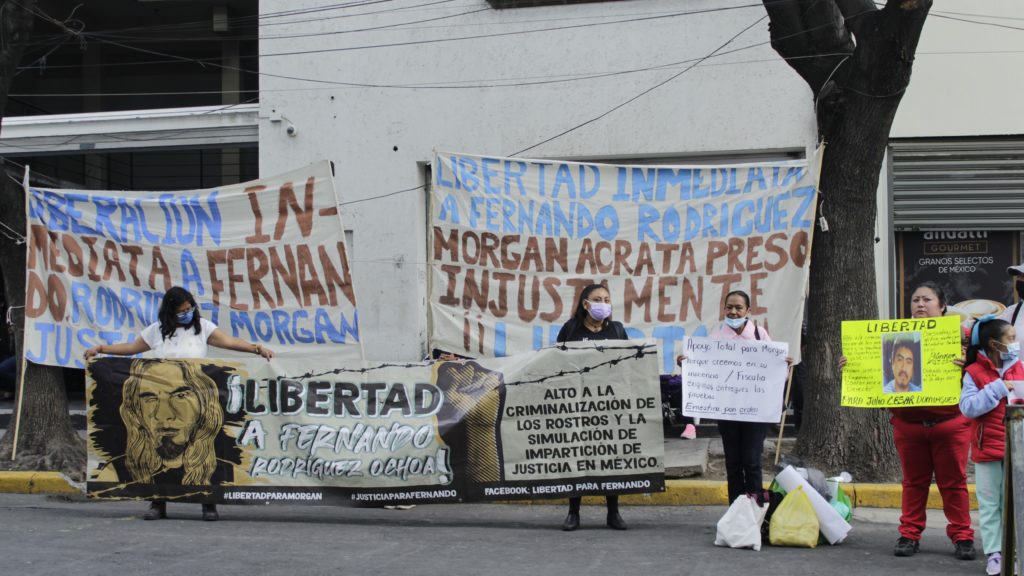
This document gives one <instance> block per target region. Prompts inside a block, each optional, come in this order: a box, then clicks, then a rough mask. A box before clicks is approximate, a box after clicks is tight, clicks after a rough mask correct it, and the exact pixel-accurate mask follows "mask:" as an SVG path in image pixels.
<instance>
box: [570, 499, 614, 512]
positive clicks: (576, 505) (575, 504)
mask: <svg viewBox="0 0 1024 576" xmlns="http://www.w3.org/2000/svg"><path fill="white" fill-rule="evenodd" d="M604 499H605V503H606V504H607V506H608V513H609V514H612V513H615V512H618V511H619V495H618V494H605V495H604ZM582 502H583V498H581V497H579V496H576V497H575V498H569V512H570V513H573V514H579V513H580V503H582Z"/></svg>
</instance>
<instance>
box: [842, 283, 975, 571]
mask: <svg viewBox="0 0 1024 576" xmlns="http://www.w3.org/2000/svg"><path fill="white" fill-rule="evenodd" d="M910 305H911V310H912V317H913V318H932V317H936V316H943V315H944V314H945V313H946V295H945V293H944V292H943V291H942V289H941V288H939V286H938V285H936V284H934V283H932V282H923V283H922V284H921V285H919V286H918V287H917V288H916V289H915V290H914V293H913V294H912V295H911V297H910ZM896 351H897V350H896V349H895V347H894V350H893V352H894V353H895V352H896ZM891 361H892V365H893V372H894V375H893V377H894V380H896V382H894V384H893V390H892V392H891V393H901V392H904V390H902V389H901V387H900V382H899V380H900V376H899V375H898V374H896V372H898V368H899V366H900V365H899V364H898V363H897V359H896V358H892V359H891ZM844 366H846V357H845V356H843V357H841V358H840V359H839V367H840V369H842V368H843V367H844ZM911 379H912V374H911V377H910V378H907V380H908V386H906V390H905V392H912V390H911V389H910V386H909V380H911ZM890 410H891V412H892V416H891V418H890V421H891V422H892V436H893V440H895V442H896V452H897V453H898V454H899V457H900V468H902V471H903V506H902V508H903V513H902V515H901V516H900V528H899V532H900V537H899V539H898V540H897V541H896V547H895V549H894V550H893V552H894V554H895V555H896V556H913V555H914V554H916V553H917V551H918V549H919V548H920V542H921V533H922V532H923V531H924V527H925V520H926V510H927V507H928V491H929V489H930V488H931V484H932V476H933V475H934V476H935V483H936V484H937V485H938V487H939V494H940V495H941V496H942V510H943V512H944V513H945V514H946V521H947V522H948V524H947V525H946V535H947V536H948V537H949V539H950V540H951V541H952V542H953V546H954V555H955V556H956V557H957V558H959V559H960V560H973V559H974V557H975V552H974V531H973V530H971V508H970V498H969V496H968V494H967V446H968V443H969V442H970V421H969V420H968V419H967V418H965V417H964V415H963V414H961V413H960V407H959V406H956V405H952V406H915V407H912V408H891V409H890Z"/></svg>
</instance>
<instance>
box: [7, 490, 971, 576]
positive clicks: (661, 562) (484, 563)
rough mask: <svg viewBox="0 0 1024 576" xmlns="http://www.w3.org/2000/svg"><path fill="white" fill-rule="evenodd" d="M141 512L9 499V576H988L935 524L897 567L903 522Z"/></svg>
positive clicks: (881, 517)
mask: <svg viewBox="0 0 1024 576" xmlns="http://www.w3.org/2000/svg"><path fill="white" fill-rule="evenodd" d="M144 509H145V504H144V503H139V502H86V501H81V502H71V501H66V500H61V499H57V498H55V497H47V496H29V495H19V494H0V574H4V575H11V576H13V575H37V574H38V575H43V574H53V575H60V576H66V575H68V574H74V575H88V574H103V575H105V576H111V575H114V576H127V575H133V574H147V575H152V576H160V575H167V576H202V575H206V574H219V575H220V574H253V575H255V574H260V575H264V574H266V575H276V574H282V575H284V574H287V575H293V574H301V575H315V574H332V575H336V574H388V575H394V574H401V575H405V574H408V575H433V574H437V575H445V576H451V575H459V574H472V575H507V574H524V575H529V576H540V575H547V574H551V575H557V576H567V575H576V574H587V575H595V576H597V575H603V574H608V575H616V576H621V575H623V574H634V575H643V576H662V575H668V574H742V575H773V574H778V575H785V576H793V575H796V574H842V575H844V576H855V575H860V574H903V575H907V574H922V575H924V574H927V575H929V576H932V575H935V574H974V575H977V574H983V573H984V565H983V564H982V560H981V559H980V558H981V556H980V554H979V559H978V560H976V561H973V562H966V561H959V560H956V559H955V558H953V555H952V545H951V544H950V543H949V541H948V540H947V539H946V537H945V534H944V530H943V528H944V519H943V518H942V516H941V513H935V511H930V512H929V524H930V527H929V529H928V531H927V532H926V534H925V537H924V538H923V539H922V545H921V552H920V553H919V554H917V555H916V556H914V557H912V558H896V557H894V556H893V555H892V546H893V544H894V542H895V540H896V538H897V533H896V519H897V517H898V511H896V510H876V509H859V510H858V511H857V517H856V518H855V519H854V523H853V524H854V531H853V532H852V533H851V534H850V536H849V537H848V539H847V540H846V541H845V542H844V543H842V544H841V545H838V546H824V547H818V548H816V549H813V550H812V549H797V548H777V547H771V546H766V547H764V548H762V550H761V551H760V552H754V551H751V550H731V549H726V548H717V547H715V546H714V545H713V544H712V542H713V540H714V535H715V523H716V521H717V520H718V518H719V517H720V516H721V515H722V513H723V512H724V511H725V508H724V507H718V506H710V507H703V506H692V507H646V506H645V507H624V508H623V516H624V517H625V519H626V521H627V522H628V523H629V530H628V531H625V532H615V531H612V530H609V529H607V528H605V526H604V509H603V508H602V507H592V506H585V507H584V508H583V525H582V527H581V528H580V529H579V530H578V531H576V532H572V533H566V532H562V531H561V530H560V529H559V525H560V523H561V520H562V518H563V517H564V515H565V510H564V508H562V507H561V506H555V505H501V504H463V505H433V506H425V505H421V506H417V507H415V508H413V509H411V510H386V509H381V508H347V507H313V506H289V505H272V506H221V507H220V509H221V521H219V522H202V521H200V520H199V512H200V511H199V505H198V504H179V505H175V504H171V505H169V506H168V513H169V516H170V517H169V518H168V519H167V520H160V521H151V522H146V521H144V520H142V518H141V513H142V511H143V510H144Z"/></svg>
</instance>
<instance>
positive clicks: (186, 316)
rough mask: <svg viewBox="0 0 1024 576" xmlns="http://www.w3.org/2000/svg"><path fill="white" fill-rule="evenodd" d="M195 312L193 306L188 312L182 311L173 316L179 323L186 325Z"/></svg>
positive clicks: (189, 322) (190, 321)
mask: <svg viewBox="0 0 1024 576" xmlns="http://www.w3.org/2000/svg"><path fill="white" fill-rule="evenodd" d="M195 314H196V310H195V308H193V309H191V310H189V311H188V312H182V313H181V314H177V315H175V318H176V319H177V320H178V324H181V325H182V326H188V325H189V324H191V323H192V318H193V317H194V316H195Z"/></svg>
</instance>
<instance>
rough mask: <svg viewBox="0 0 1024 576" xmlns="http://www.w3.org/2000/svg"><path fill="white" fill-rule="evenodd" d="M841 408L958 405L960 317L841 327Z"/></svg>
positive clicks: (853, 323)
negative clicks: (843, 360)
mask: <svg viewBox="0 0 1024 576" xmlns="http://www.w3.org/2000/svg"><path fill="white" fill-rule="evenodd" d="M842 340H843V355H844V356H846V366H845V367H844V369H843V384H842V401H841V404H842V405H843V406H855V407H858V408H895V407H901V406H948V405H950V404H957V403H958V402H959V401H960V375H961V370H960V367H959V366H957V365H956V364H954V363H953V360H956V359H957V358H960V356H961V348H960V316H959V315H953V316H942V317H939V318H912V319H907V320H850V321H845V322H843V324H842Z"/></svg>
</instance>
